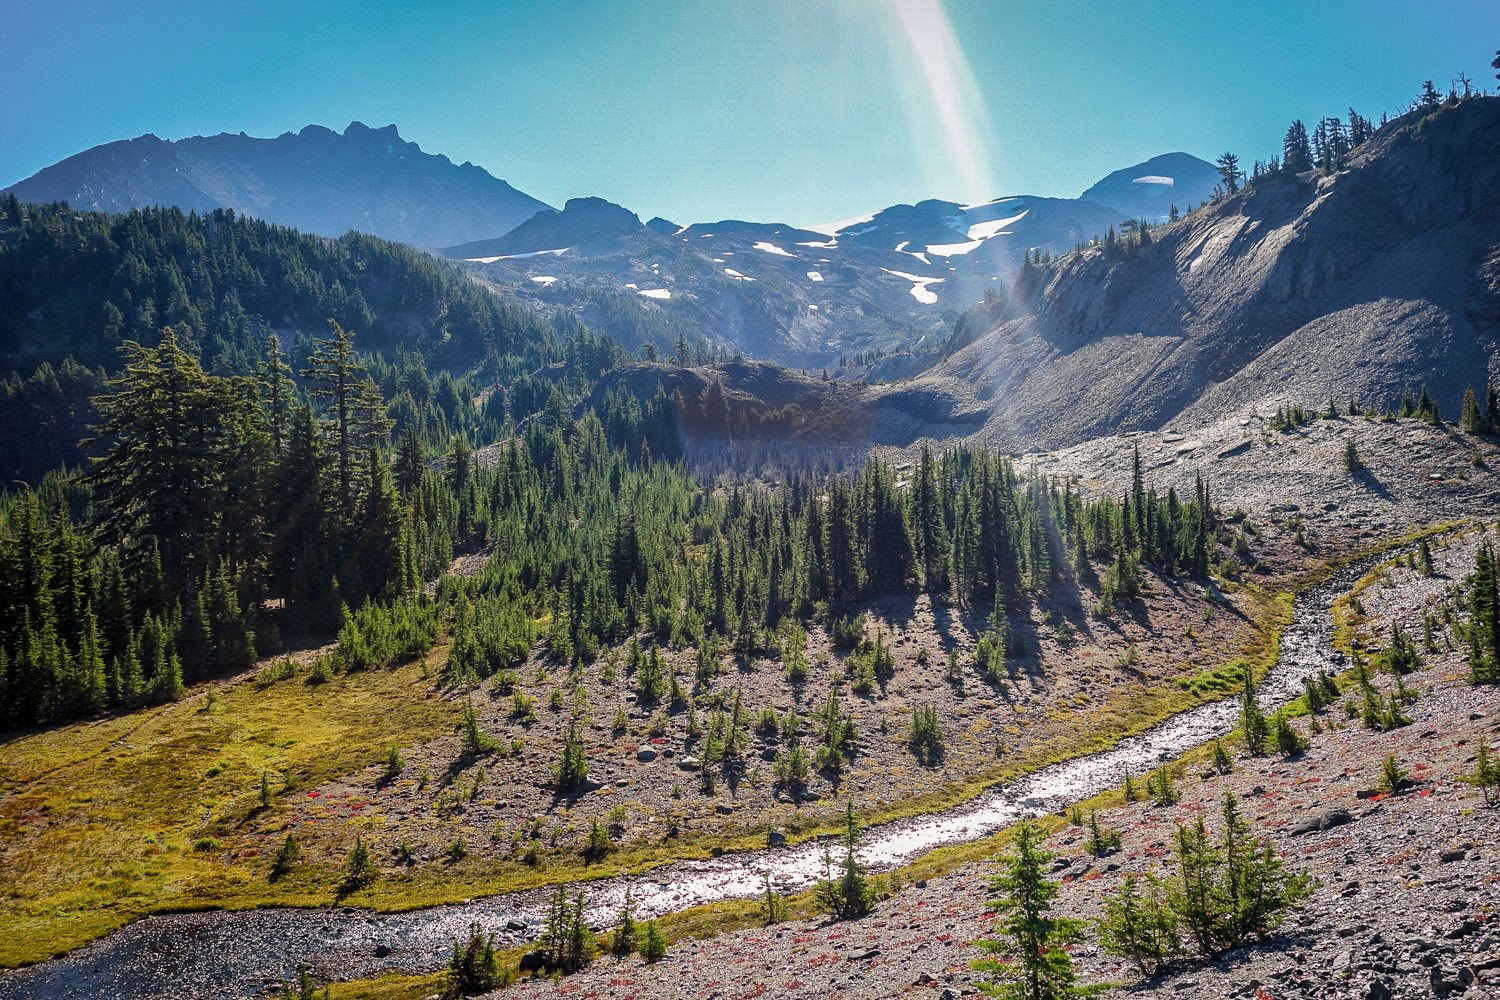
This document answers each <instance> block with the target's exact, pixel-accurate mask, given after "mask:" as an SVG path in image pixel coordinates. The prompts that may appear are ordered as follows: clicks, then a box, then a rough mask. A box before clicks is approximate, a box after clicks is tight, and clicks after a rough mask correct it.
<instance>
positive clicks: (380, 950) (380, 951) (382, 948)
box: [374, 944, 391, 958]
mask: <svg viewBox="0 0 1500 1000" xmlns="http://www.w3.org/2000/svg"><path fill="white" fill-rule="evenodd" d="M390 953H391V946H390V945H388V944H377V945H376V946H375V952H374V954H375V957H376V958H385V957H386V956H387V955H389V954H390Z"/></svg>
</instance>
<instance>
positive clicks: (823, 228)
mask: <svg viewBox="0 0 1500 1000" xmlns="http://www.w3.org/2000/svg"><path fill="white" fill-rule="evenodd" d="M879 214H880V213H879V212H866V213H865V214H864V215H856V216H854V217H852V218H848V219H840V220H839V221H837V222H820V223H818V224H817V225H816V226H803V227H802V228H804V229H806V230H807V231H808V232H810V233H822V234H823V235H824V236H837V235H838V234H839V233H840V232H842V231H843V230H845V229H848V228H849V227H850V226H857V225H859V224H860V223H862V222H869V221H870V220H871V219H873V218H875V216H877V215H879Z"/></svg>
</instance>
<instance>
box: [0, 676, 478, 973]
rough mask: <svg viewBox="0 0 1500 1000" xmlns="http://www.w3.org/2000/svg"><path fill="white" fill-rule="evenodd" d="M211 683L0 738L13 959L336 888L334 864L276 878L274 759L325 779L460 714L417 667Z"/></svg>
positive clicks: (302, 778)
mask: <svg viewBox="0 0 1500 1000" xmlns="http://www.w3.org/2000/svg"><path fill="white" fill-rule="evenodd" d="M205 691H206V689H198V690H197V691H195V692H193V693H190V694H189V696H188V697H186V698H184V699H183V700H182V701H179V702H177V703H175V704H172V705H167V706H163V707H160V708H153V709H148V710H145V711H142V712H136V713H133V714H131V715H128V716H121V717H116V718H110V719H105V720H102V721H98V722H86V723H77V724H74V725H70V726H64V727H61V728H57V729H51V730H47V731H44V732H39V733H33V734H26V735H21V736H18V737H15V738H13V739H11V740H10V741H9V742H7V743H5V744H4V745H0V790H3V791H4V792H5V793H6V798H5V799H4V801H3V802H0V866H3V867H4V869H5V870H6V872H7V877H6V878H5V879H4V880H3V887H0V966H15V965H20V964H25V963H29V962H36V961H40V960H42V959H45V958H48V957H50V956H52V955H56V954H59V953H61V952H64V951H67V950H69V949H71V948H75V947H77V946H79V945H82V944H85V943H87V942H88V941H91V940H93V939H95V938H97V937H100V936H101V935H104V934H107V933H109V932H110V931H113V930H116V929H117V928H119V927H121V926H123V925H125V924H126V923H129V922H130V921H132V920H134V919H137V918H138V917H140V916H143V915H144V914H147V913H151V912H162V911H169V910H195V909H205V908H213V907H229V908H242V907H246V906H255V905H259V904H263V903H286V904H291V905H314V904H318V903H323V902H327V901H328V899H329V896H330V892H329V889H328V888H327V886H326V885H323V884H320V881H321V879H320V875H321V874H322V873H318V872H316V871H312V872H306V873H300V874H299V876H298V877H292V878H288V879H286V880H284V881H282V882H278V883H276V884H274V885H272V884H270V883H268V881H267V880H266V877H265V872H266V870H267V868H268V867H269V859H270V852H271V851H273V850H274V844H275V842H276V841H278V840H279V839H280V837H281V836H284V835H285V834H284V830H283V826H284V823H285V816H284V812H283V808H282V807H281V806H280V804H279V802H278V803H273V805H272V808H271V809H269V810H261V808H260V802H259V793H260V776H261V772H262V771H263V770H269V771H270V772H271V773H272V774H273V775H278V776H279V775H280V774H281V773H282V772H287V773H289V774H290V775H292V776H293V779H294V780H295V782H296V784H297V785H298V786H302V787H308V786H312V785H316V784H318V783H320V782H323V781H327V780H330V779H332V778H335V777H338V776H340V775H343V774H347V773H349V772H351V771H354V770H358V769H359V768H361V767H364V766H366V765H368V764H370V763H372V762H374V761H376V760H377V759H379V757H380V755H381V754H382V753H383V752H384V750H385V748H386V747H388V746H389V745H390V744H391V743H392V742H399V743H402V744H403V745H405V744H407V743H411V742H416V741H419V740H424V739H431V738H433V737H435V736H437V735H439V734H441V733H443V732H448V731H451V730H452V728H453V725H454V723H455V721H456V719H457V709H456V706H454V705H453V704H452V703H450V702H448V701H446V700H444V699H442V698H440V697H437V696H436V695H435V694H432V693H431V692H429V691H428V686H427V685H426V684H425V683H424V682H423V679H422V677H421V672H420V668H419V667H417V666H416V665H410V666H406V667H402V668H400V669H398V670H393V671H388V672H377V673H361V674H354V675H352V676H348V677H339V678H336V679H335V680H334V681H333V682H332V683H329V684H325V685H322V686H318V687H310V686H308V685H306V684H304V683H302V679H301V677H300V676H299V677H297V678H294V679H291V680H287V681H283V682H279V683H276V684H271V685H268V686H262V685H257V684H255V683H253V682H251V681H248V680H247V681H241V682H239V683H234V684H229V685H224V686H220V687H217V688H215V689H214V693H215V705H214V710H213V711H212V712H205V711H201V709H202V708H203V706H204V704H205V702H206V698H205V697H204V693H205ZM274 786H275V787H276V788H277V789H278V790H279V789H280V788H281V784H280V781H279V777H278V780H277V781H276V782H274ZM279 797H280V796H278V798H279ZM327 877H328V880H329V883H330V884H331V879H332V875H331V874H330V875H328V876H327Z"/></svg>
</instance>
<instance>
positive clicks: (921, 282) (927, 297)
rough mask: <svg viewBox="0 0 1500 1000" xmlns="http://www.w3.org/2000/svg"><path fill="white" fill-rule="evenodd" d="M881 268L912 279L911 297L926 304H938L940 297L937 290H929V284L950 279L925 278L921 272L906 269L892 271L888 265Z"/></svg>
mask: <svg viewBox="0 0 1500 1000" xmlns="http://www.w3.org/2000/svg"><path fill="white" fill-rule="evenodd" d="M881 270H882V271H884V272H885V273H886V274H894V275H895V276H896V277H898V278H905V279H906V280H907V281H910V282H911V283H912V286H911V297H912V298H914V299H916V300H917V301H918V302H920V303H922V304H923V305H924V306H932V305H937V299H938V297H937V292H931V291H928V290H927V286H928V285H940V284H942V283H943V282H944V281H947V280H948V279H947V278H924V277H922V276H921V275H920V274H907V273H906V272H905V271H892V270H891V269H890V268H888V267H882V268H881Z"/></svg>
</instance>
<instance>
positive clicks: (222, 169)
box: [5, 121, 549, 246]
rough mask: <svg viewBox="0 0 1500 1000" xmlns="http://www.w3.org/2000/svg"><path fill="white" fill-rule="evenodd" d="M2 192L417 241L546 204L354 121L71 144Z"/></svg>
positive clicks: (523, 216)
mask: <svg viewBox="0 0 1500 1000" xmlns="http://www.w3.org/2000/svg"><path fill="white" fill-rule="evenodd" d="M5 191H6V192H13V193H15V194H16V196H17V197H19V198H21V199H22V200H24V201H32V202H51V201H65V202H67V203H68V204H69V205H71V206H72V207H74V208H76V209H80V210H90V211H106V212H128V211H130V210H131V209H135V208H144V207H148V206H169V207H175V208H181V209H182V210H184V211H197V212H206V211H211V210H213V209H215V208H230V209H233V210H234V211H235V212H236V213H238V214H241V215H250V216H253V217H255V218H258V219H261V220H263V221H266V222H272V223H276V224H278V225H285V226H291V227H293V228H296V229H299V230H302V231H304V232H308V233H314V234H317V235H322V236H329V237H337V236H342V235H343V234H344V233H346V232H349V231H351V230H352V231H357V232H364V233H369V234H371V235H374V236H379V237H381V238H382V239H389V240H393V241H395V242H400V243H410V244H414V245H417V246H446V245H451V244H454V243H461V242H464V241H465V240H468V239H478V238H481V237H484V236H490V235H493V234H494V232H495V231H496V230H497V229H498V230H502V231H509V230H511V229H514V228H515V227H516V226H517V225H519V224H521V223H522V222H524V221H526V220H527V219H529V218H530V217H531V216H532V215H534V214H536V212H538V211H540V210H542V209H546V208H549V206H548V205H546V204H545V203H544V202H542V201H540V200H538V199H536V198H533V197H531V196H530V195H528V194H525V193H524V192H521V191H518V190H516V189H515V188H513V187H512V186H511V185H510V184H508V183H507V182H505V181H503V180H500V179H499V178H496V177H493V176H491V175H490V174H489V173H488V172H487V171H485V170H484V169H483V168H481V167H478V166H475V165H474V164H472V163H469V162H464V163H462V164H455V163H453V161H451V160H450V159H448V157H446V156H444V155H442V154H440V153H427V152H425V151H423V150H422V148H421V147H420V146H418V145H417V144H416V143H414V142H408V141H406V140H404V139H402V138H401V135H400V132H399V131H398V129H397V128H396V126H395V125H386V126H383V127H380V128H371V127H369V126H367V125H365V124H364V123H362V122H358V121H355V122H350V123H349V125H348V126H347V127H346V128H345V129H344V131H343V132H342V133H339V132H335V131H334V130H332V129H330V128H327V127H325V126H322V125H307V126H305V127H303V128H302V129H300V130H298V131H296V132H283V133H281V134H280V135H278V136H276V137H275V138H258V137H254V136H249V135H247V134H245V133H244V132H239V133H230V132H221V133H218V134H217V135H211V136H202V135H200V136H188V137H186V138H183V139H177V140H168V139H162V138H160V137H159V136H157V135H155V134H154V133H149V132H148V133H146V134H145V135H141V136H137V137H136V138H134V139H120V140H116V141H115V142H110V143H105V144H103V145H100V146H95V147H92V148H90V149H87V150H84V151H82V152H80V153H76V154H74V155H73V156H70V157H67V158H66V159H63V160H60V161H58V162H57V163H54V164H52V165H51V166H48V167H44V168H42V169H41V170H39V171H37V172H36V173H35V174H33V175H31V176H30V177H27V178H25V179H23V180H20V181H17V182H16V183H15V184H12V185H11V186H10V187H8V188H6V189H5Z"/></svg>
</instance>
